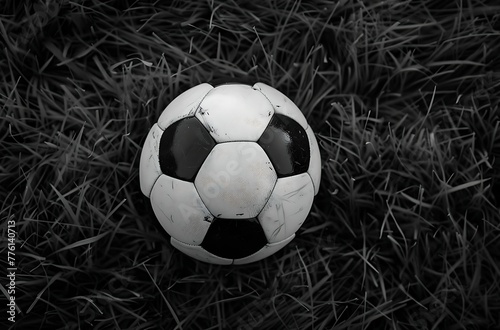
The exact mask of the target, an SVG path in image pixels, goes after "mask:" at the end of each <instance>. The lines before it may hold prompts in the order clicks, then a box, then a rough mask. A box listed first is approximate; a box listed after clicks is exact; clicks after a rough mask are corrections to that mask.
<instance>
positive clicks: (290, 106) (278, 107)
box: [253, 83, 308, 129]
mask: <svg viewBox="0 0 500 330" xmlns="http://www.w3.org/2000/svg"><path fill="white" fill-rule="evenodd" d="M253 88H254V89H255V90H258V91H259V92H261V93H262V94H264V96H265V97H266V98H267V99H268V100H269V102H271V104H272V105H273V107H274V112H275V113H279V114H281V115H285V116H288V117H290V118H292V119H293V120H295V121H296V122H298V123H299V124H300V125H301V126H302V128H304V129H306V128H307V126H308V124H307V120H306V117H304V114H303V113H302V111H300V109H299V108H298V107H297V106H296V105H295V103H293V102H292V100H290V99H289V98H288V97H287V96H286V95H285V94H283V93H281V92H280V91H278V90H277V89H275V88H272V87H271V86H268V85H266V84H263V83H256V84H255V85H253Z"/></svg>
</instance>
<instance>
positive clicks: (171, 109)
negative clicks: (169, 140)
mask: <svg viewBox="0 0 500 330" xmlns="http://www.w3.org/2000/svg"><path fill="white" fill-rule="evenodd" d="M212 89H213V87H212V85H210V84H207V83H204V84H200V85H197V86H194V87H191V88H190V89H188V90H187V91H185V92H184V93H182V94H180V95H179V96H177V97H176V98H175V99H174V100H173V101H172V102H170V103H169V104H168V105H167V107H166V108H165V110H163V112H162V113H161V115H160V118H158V125H159V126H160V127H161V128H162V129H166V128H167V127H168V126H170V125H171V124H172V123H174V122H176V121H178V120H179V119H182V118H186V117H190V116H194V114H195V112H196V110H197V109H198V106H199V105H200V103H201V101H202V100H203V98H204V97H205V96H206V95H207V94H208V92H209V91H211V90H212Z"/></svg>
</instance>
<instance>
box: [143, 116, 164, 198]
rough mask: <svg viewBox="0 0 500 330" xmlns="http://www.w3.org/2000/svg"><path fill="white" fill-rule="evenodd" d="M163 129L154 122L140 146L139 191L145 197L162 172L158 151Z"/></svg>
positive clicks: (148, 194)
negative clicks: (142, 144)
mask: <svg viewBox="0 0 500 330" xmlns="http://www.w3.org/2000/svg"><path fill="white" fill-rule="evenodd" d="M162 134H163V130H162V129H161V128H160V126H158V124H154V125H153V127H151V129H150V130H149V133H148V136H147V137H146V141H144V146H143V147H142V152H141V160H140V165H139V180H140V183H141V191H142V193H143V194H144V195H146V196H147V197H149V196H150V194H151V189H153V185H154V183H155V182H156V180H157V179H158V177H159V176H160V175H161V174H162V171H161V169H160V161H159V158H158V157H159V152H160V137H161V135H162Z"/></svg>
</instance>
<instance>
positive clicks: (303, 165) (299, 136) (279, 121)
mask: <svg viewBox="0 0 500 330" xmlns="http://www.w3.org/2000/svg"><path fill="white" fill-rule="evenodd" d="M257 143H258V144H259V145H260V146H261V147H262V149H264V151H265V152H266V154H267V156H268V157H269V159H270V160H271V162H272V163H273V166H274V169H275V170H276V173H277V174H278V177H279V178H282V177H286V176H291V175H296V174H300V173H304V172H307V170H308V168H309V158H310V153H311V152H310V150H309V140H308V138H307V134H306V131H305V130H304V128H302V126H300V124H299V123H297V122H296V121H295V120H293V119H292V118H290V117H288V116H285V115H281V114H276V113H275V114H274V115H273V117H272V118H271V121H270V122H269V125H268V126H267V128H266V129H265V131H264V133H262V136H261V137H260V139H259V140H258V141H257Z"/></svg>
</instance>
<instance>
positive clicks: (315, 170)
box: [306, 127, 321, 195]
mask: <svg viewBox="0 0 500 330" xmlns="http://www.w3.org/2000/svg"><path fill="white" fill-rule="evenodd" d="M306 134H307V138H308V140H309V150H310V151H311V155H310V159H309V169H308V170H307V173H309V175H310V176H311V179H312V182H313V184H314V195H316V194H317V193H318V191H319V184H320V182H321V155H320V153H319V146H318V141H317V140H316V137H315V136H314V132H313V130H312V129H311V127H308V128H307V129H306Z"/></svg>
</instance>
